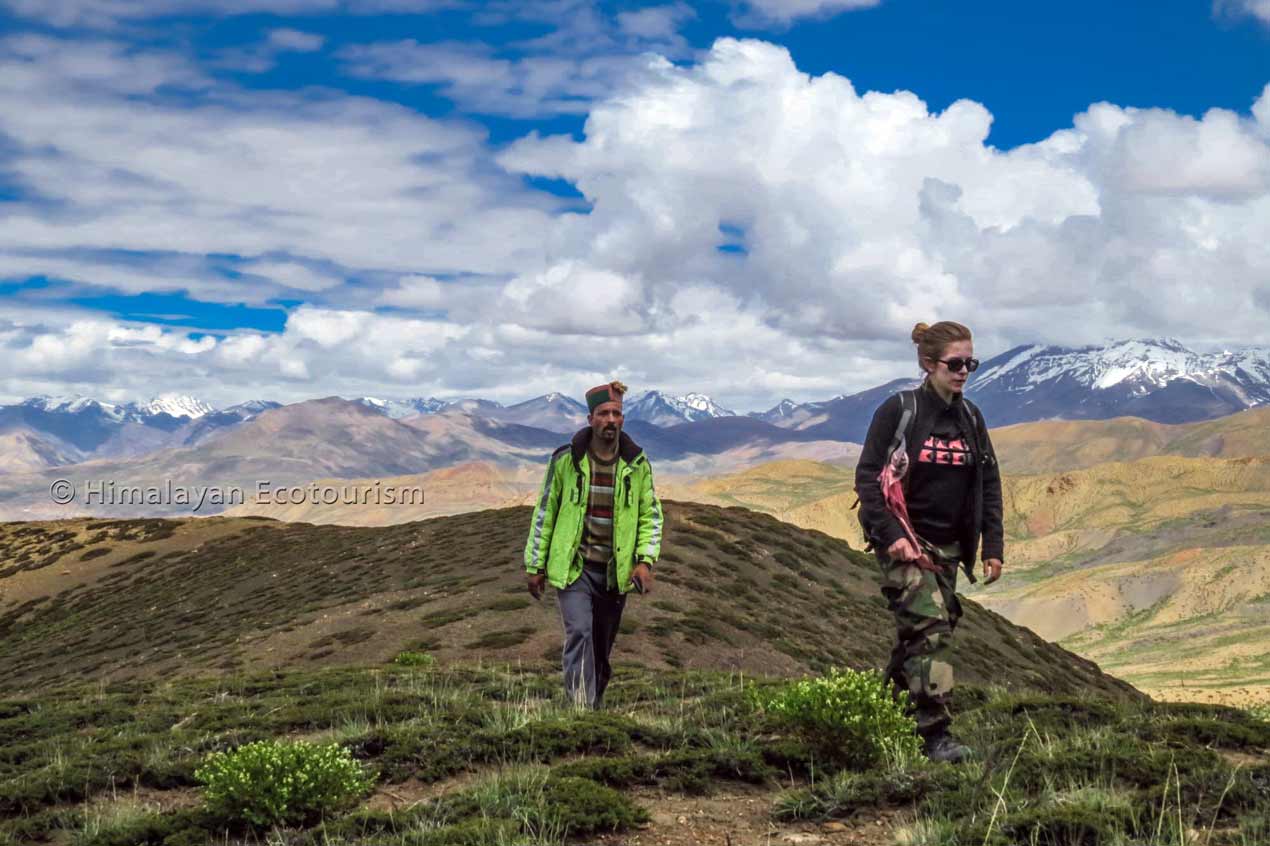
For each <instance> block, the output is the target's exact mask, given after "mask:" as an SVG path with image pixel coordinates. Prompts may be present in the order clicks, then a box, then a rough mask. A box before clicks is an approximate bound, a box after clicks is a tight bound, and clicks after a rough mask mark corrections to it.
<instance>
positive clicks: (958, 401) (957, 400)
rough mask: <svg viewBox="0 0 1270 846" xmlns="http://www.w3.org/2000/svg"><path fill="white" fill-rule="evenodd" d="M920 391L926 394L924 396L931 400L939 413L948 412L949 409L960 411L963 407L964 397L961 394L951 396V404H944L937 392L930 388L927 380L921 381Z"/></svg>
mask: <svg viewBox="0 0 1270 846" xmlns="http://www.w3.org/2000/svg"><path fill="white" fill-rule="evenodd" d="M922 390H923V391H924V392H925V393H926V396H927V397H928V398H929V399H930V400H931V402H933V403H935V407H936V408H938V409H939V410H940V411H948V410H950V409H957V410H958V411H960V409H961V408H962V407H964V404H963V403H962V400H963V399H964V397H963V396H962V394H961V393H955V394H953V398H952V402H944V398H943V397H941V396H940V395H939V392H938V391H936V390H935V389H934V388H933V387H931V384H930V380H929V379H923V380H922Z"/></svg>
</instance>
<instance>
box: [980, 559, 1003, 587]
mask: <svg viewBox="0 0 1270 846" xmlns="http://www.w3.org/2000/svg"><path fill="white" fill-rule="evenodd" d="M999 578H1001V559H1000V558H985V559H984V562H983V583H984V584H985V585H990V584H992V583H993V582H995V581H996V580H997V579H999Z"/></svg>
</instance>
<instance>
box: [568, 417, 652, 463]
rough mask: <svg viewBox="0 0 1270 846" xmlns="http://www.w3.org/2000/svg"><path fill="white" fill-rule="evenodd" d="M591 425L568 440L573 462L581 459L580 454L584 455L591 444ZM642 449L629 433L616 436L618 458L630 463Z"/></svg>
mask: <svg viewBox="0 0 1270 846" xmlns="http://www.w3.org/2000/svg"><path fill="white" fill-rule="evenodd" d="M591 434H592V432H591V427H590V426H587V427H585V428H582V429H579V430H578V433H577V434H576V435H574V436H573V440H571V441H570V442H569V451H570V452H571V453H572V454H573V463H574V464H575V465H576V464H577V463H578V462H580V461H581V460H582V456H584V455H586V452H587V449H589V448H590V446H591ZM643 451H644V450H643V449H642V448H640V445H639V444H637V443H635V441H634V440H633V439H632V438H631V436H630V435H628V434H626V433H625V432H621V433H619V434H618V436H617V455H618V458H620V459H622V460H623V461H625V462H626V463H627V464H630V463H631V462H632V461H634V460H635V459H636V458H638V457H639V455H640V453H642V452H643Z"/></svg>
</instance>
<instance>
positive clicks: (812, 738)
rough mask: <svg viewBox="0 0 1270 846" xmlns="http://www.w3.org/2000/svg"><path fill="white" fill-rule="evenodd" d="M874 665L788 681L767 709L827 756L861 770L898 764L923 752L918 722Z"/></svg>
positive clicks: (905, 700) (903, 698)
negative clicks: (894, 694) (862, 668)
mask: <svg viewBox="0 0 1270 846" xmlns="http://www.w3.org/2000/svg"><path fill="white" fill-rule="evenodd" d="M906 703H907V697H906V696H902V697H901V698H900V700H899V701H896V700H895V699H894V698H893V697H892V696H891V691H890V689H889V688H888V686H887V685H886V683H885V682H884V681H883V679H882V674H881V673H879V672H878V671H876V670H869V671H866V672H856V671H855V670H838V669H831V670H830V671H829V673H828V674H827V675H824V676H820V677H817V678H810V679H802V680H799V681H796V682H789V683H787V684H786V685H784V686H782V687H781V688H780V689H778V690H777V692H776V693H775V694H772V695H770V698H769V699H768V700H767V702H766V703H765V706H766V710H767V711H768V713H770V714H772V715H773V716H775V717H776V718H777V719H778V720H779V721H780V722H782V723H784V724H785V725H787V726H789V727H790V728H792V729H793V730H794V731H796V732H797V733H799V734H801V735H802V736H803V737H805V738H806V739H807V740H808V741H809V742H810V743H812V744H813V745H814V746H816V747H817V748H818V749H820V751H821V752H822V753H823V754H825V755H826V756H827V757H829V758H830V759H833V760H837V761H839V762H841V763H843V764H845V765H847V766H849V767H852V768H856V769H863V768H866V767H871V766H874V765H876V764H878V763H881V762H891V763H900V762H904V761H909V760H912V759H914V758H916V757H918V756H919V755H920V754H921V745H920V743H919V741H918V739H917V723H916V722H915V721H914V720H913V718H912V717H910V716H908V715H907V714H905V713H904V707H905V704H906Z"/></svg>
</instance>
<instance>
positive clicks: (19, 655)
mask: <svg viewBox="0 0 1270 846" xmlns="http://www.w3.org/2000/svg"><path fill="white" fill-rule="evenodd" d="M666 511H667V522H668V526H667V530H666V541H665V545H664V548H663V556H662V561H661V563H660V565H659V567H658V574H659V583H658V588H657V591H656V593H655V594H653V595H650V596H647V597H639V596H633V597H632V599H631V601H630V602H629V605H628V609H629V610H628V613H627V617H626V619H625V620H624V622H623V630H624V632H625V633H624V635H623V637H622V639H621V641H620V642H619V645H618V653H617V656H618V658H619V659H620V660H621V661H624V662H633V663H636V664H640V665H644V666H648V667H667V666H672V667H681V666H682V667H693V668H736V669H742V670H745V671H747V672H764V673H776V674H791V673H801V672H803V671H805V670H808V669H819V668H823V667H825V666H828V665H831V664H839V665H847V666H853V667H869V666H881V665H882V664H884V663H885V661H886V659H887V656H888V654H889V649H890V643H891V637H892V623H891V619H890V615H889V614H888V612H887V611H886V610H885V609H884V608H883V607H882V599H881V597H880V596H879V595H878V593H877V588H876V581H875V576H874V565H873V563H872V559H871V558H870V557H869V556H866V555H863V554H861V553H858V552H854V551H852V550H851V549H850V548H849V547H848V546H847V544H845V543H844V542H842V541H839V540H836V539H834V538H831V537H828V536H826V535H823V534H821V533H818V532H809V531H805V530H801V529H798V528H796V527H794V526H791V525H788V524H785V523H781V522H779V521H778V520H776V519H774V518H772V517H770V516H766V515H762V514H755V513H753V512H749V511H745V510H743V509H736V508H734V509H721V508H716V507H711V506H703V505H694V504H688V503H680V502H671V503H668V504H667V508H666ZM528 524H529V509H528V508H526V507H517V508H507V509H501V510H497V511H483V512H476V513H470V514H464V515H460V516H454V517H443V518H437V519H432V520H426V521H421V522H415V523H408V524H403V525H398V526H391V527H384V528H356V527H348V526H315V525H311V524H306V523H280V522H276V521H273V520H267V519H262V518H225V517H216V518H208V519H201V520H200V519H195V520H120V521H109V520H83V519H81V520H71V521H57V522H49V523H9V524H4V525H0V560H3V561H4V562H6V566H4V568H3V569H0V591H2V592H3V598H2V599H0V690H3V691H5V692H8V693H13V692H18V691H31V690H34V689H43V688H46V687H48V686H50V685H59V684H63V683H69V682H70V681H72V680H82V679H85V678H89V679H103V680H111V679H123V678H134V677H154V676H168V675H202V674H208V673H217V672H223V671H229V670H238V669H268V668H280V667H304V666H323V665H354V664H357V665H364V664H368V663H369V664H374V663H380V662H385V661H388V660H390V659H391V658H392V657H393V656H394V655H396V654H397V653H398V652H399V651H401V650H403V649H415V650H427V651H429V652H432V653H434V654H435V655H437V656H438V657H440V658H442V659H474V658H497V659H499V660H508V659H512V660H523V661H528V662H533V663H538V662H544V663H545V662H548V661H555V660H556V659H557V655H558V650H559V646H560V629H559V621H558V617H557V614H556V610H555V608H554V598H553V597H552V596H551V594H550V593H549V595H548V598H547V599H545V600H544V601H543V602H542V603H541V604H536V603H534V602H533V601H532V600H531V599H529V597H528V596H527V594H526V593H525V589H524V583H523V574H522V570H521V566H520V558H521V550H522V548H523V545H524V540H525V534H526V529H527V526H528ZM955 661H956V664H957V666H958V669H959V673H960V674H961V678H962V679H963V680H965V681H967V682H978V683H987V682H991V683H994V684H1001V685H1005V686H1010V687H1019V688H1030V689H1037V690H1042V691H1050V692H1056V693H1064V694H1078V693H1079V694H1085V693H1088V692H1089V691H1091V690H1099V691H1102V692H1104V693H1107V694H1111V695H1115V696H1122V697H1125V696H1128V697H1133V696H1136V695H1138V694H1137V693H1136V691H1134V690H1133V689H1132V688H1130V687H1129V686H1128V685H1127V684H1125V683H1123V682H1120V681H1118V680H1116V679H1113V678H1111V677H1109V676H1106V675H1104V674H1102V673H1101V672H1100V671H1099V670H1098V668H1097V667H1096V666H1095V665H1094V664H1092V663H1091V662H1089V661H1086V660H1084V659H1081V658H1078V657H1077V656H1075V655H1072V654H1071V653H1069V652H1067V651H1065V650H1063V649H1061V648H1059V647H1057V646H1054V645H1051V644H1048V643H1046V642H1045V641H1043V640H1042V639H1041V638H1039V637H1038V636H1036V635H1035V634H1033V633H1032V632H1030V631H1028V630H1026V629H1021V628H1018V627H1016V626H1013V625H1011V624H1010V623H1009V622H1007V621H1006V620H1005V619H1004V618H1003V617H1000V616H998V615H996V614H993V613H991V612H988V611H985V610H984V609H982V608H981V607H979V606H978V605H976V604H975V603H973V602H971V601H969V600H967V601H966V617H965V618H964V620H963V622H962V626H961V628H960V629H959V631H958V637H957V638H956V651H955Z"/></svg>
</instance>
